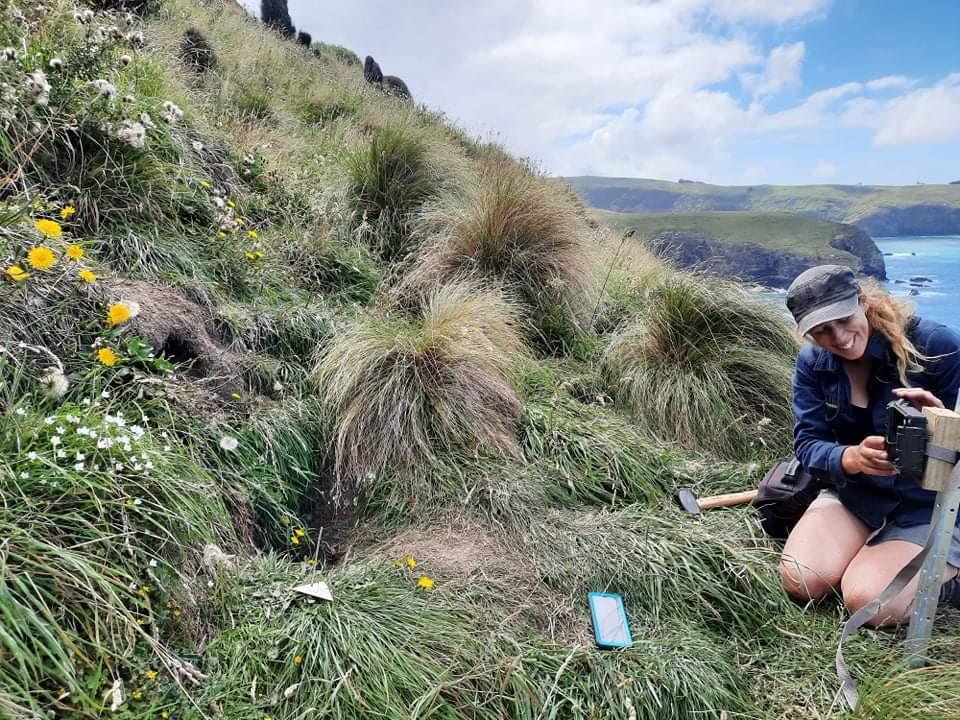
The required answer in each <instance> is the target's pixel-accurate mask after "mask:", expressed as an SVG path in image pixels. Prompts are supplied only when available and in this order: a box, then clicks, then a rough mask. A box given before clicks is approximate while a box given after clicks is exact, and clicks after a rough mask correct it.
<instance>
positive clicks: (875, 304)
mask: <svg viewBox="0 0 960 720" xmlns="http://www.w3.org/2000/svg"><path fill="white" fill-rule="evenodd" d="M860 302H861V304H862V305H863V312H864V314H865V315H866V316H867V323H868V324H869V325H870V329H871V330H876V331H878V332H880V333H881V334H882V335H883V336H884V337H885V338H886V339H887V340H888V341H889V342H890V349H891V350H893V354H894V356H896V358H897V375H899V377H900V382H902V383H903V386H904V387H908V386H909V383H908V382H907V373H908V372H923V363H924V362H926V361H928V360H930V358H928V357H926V356H925V355H922V354H921V353H920V351H919V350H917V348H916V347H915V346H914V344H913V343H912V342H910V338H908V337H907V328H908V327H909V324H910V320H911V319H912V318H913V312H914V309H915V308H914V305H913V303H909V302H904V301H903V300H898V299H897V298H895V297H893V296H892V295H891V294H890V293H888V292H887V291H886V290H884V289H882V288H881V287H880V286H879V285H877V284H876V282H874V281H872V280H862V281H861V282H860Z"/></svg>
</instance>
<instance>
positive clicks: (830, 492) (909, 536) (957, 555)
mask: <svg viewBox="0 0 960 720" xmlns="http://www.w3.org/2000/svg"><path fill="white" fill-rule="evenodd" d="M830 500H836V501H837V502H840V497H839V496H838V495H837V492H836V491H835V490H834V489H833V488H824V489H823V490H821V491H820V494H819V495H817V499H816V500H814V502H817V501H830ZM929 534H930V525H929V523H925V524H923V525H911V526H910V527H901V526H900V525H897V524H896V523H891V522H886V523H884V524H883V525H882V526H881V527H879V528H877V529H876V530H874V531H873V532H872V533H870V535H869V537H867V545H876V544H878V543H882V542H886V541H887V540H906V541H907V542H910V543H913V544H914V545H917V546H919V547H923V546H924V545H926V544H927V536H928V535H929ZM947 562H948V563H950V564H951V565H953V566H954V567H955V568H960V528H958V527H954V528H953V540H952V541H951V542H950V548H949V550H947Z"/></svg>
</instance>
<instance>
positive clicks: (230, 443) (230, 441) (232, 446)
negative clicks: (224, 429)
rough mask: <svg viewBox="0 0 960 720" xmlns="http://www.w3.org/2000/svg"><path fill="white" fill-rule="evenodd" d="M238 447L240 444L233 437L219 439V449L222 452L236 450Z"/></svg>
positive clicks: (225, 436)
mask: <svg viewBox="0 0 960 720" xmlns="http://www.w3.org/2000/svg"><path fill="white" fill-rule="evenodd" d="M239 445H240V443H239V442H238V441H237V439H236V438H235V437H231V436H230V435H224V436H223V437H222V438H220V447H221V448H223V449H224V450H229V451H232V450H236V449H237V447H238V446H239Z"/></svg>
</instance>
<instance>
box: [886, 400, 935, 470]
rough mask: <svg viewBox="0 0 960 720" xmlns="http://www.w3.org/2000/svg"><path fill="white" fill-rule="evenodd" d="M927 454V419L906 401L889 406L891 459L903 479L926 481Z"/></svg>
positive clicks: (888, 441) (895, 402) (888, 443)
mask: <svg viewBox="0 0 960 720" xmlns="http://www.w3.org/2000/svg"><path fill="white" fill-rule="evenodd" d="M926 450H927V418H926V417H924V415H923V413H921V412H920V411H919V410H917V409H916V408H915V407H913V405H911V404H910V403H909V402H908V401H906V400H894V401H892V402H890V403H888V404H887V457H889V458H890V462H892V463H893V464H894V467H896V468H897V472H898V473H900V476H901V477H904V478H907V479H908V480H913V481H914V482H917V483H919V482H920V481H921V480H923V471H924V467H925V465H926Z"/></svg>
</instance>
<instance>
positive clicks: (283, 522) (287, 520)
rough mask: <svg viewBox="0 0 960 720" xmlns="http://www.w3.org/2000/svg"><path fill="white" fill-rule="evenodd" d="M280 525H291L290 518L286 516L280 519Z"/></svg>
mask: <svg viewBox="0 0 960 720" xmlns="http://www.w3.org/2000/svg"><path fill="white" fill-rule="evenodd" d="M280 524H281V525H289V524H290V518H288V517H287V516H286V515H284V516H283V517H282V518H280Z"/></svg>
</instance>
